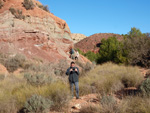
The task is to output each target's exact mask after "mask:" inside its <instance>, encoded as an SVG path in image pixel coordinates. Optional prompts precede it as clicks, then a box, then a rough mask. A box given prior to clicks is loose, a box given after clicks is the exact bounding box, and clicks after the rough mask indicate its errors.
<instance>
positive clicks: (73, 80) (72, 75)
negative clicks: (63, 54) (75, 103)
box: [66, 62, 79, 99]
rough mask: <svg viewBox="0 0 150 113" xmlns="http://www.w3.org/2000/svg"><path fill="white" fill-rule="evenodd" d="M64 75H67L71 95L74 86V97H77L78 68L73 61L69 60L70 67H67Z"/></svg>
mask: <svg viewBox="0 0 150 113" xmlns="http://www.w3.org/2000/svg"><path fill="white" fill-rule="evenodd" d="M66 75H69V83H70V88H71V92H72V96H74V88H73V85H75V89H76V99H79V69H78V68H77V67H75V63H74V62H71V64H70V67H69V68H68V69H67V72H66Z"/></svg>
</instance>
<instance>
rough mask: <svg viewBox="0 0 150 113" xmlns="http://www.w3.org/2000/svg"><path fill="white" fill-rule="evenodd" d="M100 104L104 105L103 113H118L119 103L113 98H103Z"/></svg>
mask: <svg viewBox="0 0 150 113" xmlns="http://www.w3.org/2000/svg"><path fill="white" fill-rule="evenodd" d="M100 103H101V105H102V108H101V110H102V111H101V112H102V113H116V111H117V110H118V107H117V101H116V100H115V98H114V97H113V96H106V95H105V96H102V98H101V100H100Z"/></svg>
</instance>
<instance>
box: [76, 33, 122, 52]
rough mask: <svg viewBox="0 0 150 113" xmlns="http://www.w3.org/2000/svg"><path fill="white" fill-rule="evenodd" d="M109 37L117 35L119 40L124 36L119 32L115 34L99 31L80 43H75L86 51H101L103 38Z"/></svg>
mask: <svg viewBox="0 0 150 113" xmlns="http://www.w3.org/2000/svg"><path fill="white" fill-rule="evenodd" d="M109 37H116V38H118V39H119V40H120V39H122V38H123V36H121V35H119V34H113V33H98V34H94V35H91V36H89V37H87V38H85V39H83V40H81V41H79V42H78V43H76V44H75V48H79V49H80V50H82V51H83V52H84V53H86V52H88V51H92V52H94V53H97V52H98V51H99V47H100V44H101V40H102V39H103V38H104V39H108V38H109Z"/></svg>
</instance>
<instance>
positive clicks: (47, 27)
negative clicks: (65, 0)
mask: <svg viewBox="0 0 150 113" xmlns="http://www.w3.org/2000/svg"><path fill="white" fill-rule="evenodd" d="M3 1H4V6H3V7H2V8H1V9H0V52H4V53H11V54H15V53H22V54H25V55H26V56H27V57H29V58H34V57H38V58H41V59H44V60H48V61H52V62H57V61H58V60H59V59H66V60H69V54H68V51H69V48H70V46H72V45H73V42H72V40H71V33H70V29H69V27H68V25H67V23H66V22H65V21H64V20H62V19H60V18H58V17H56V16H55V15H53V14H52V13H49V12H46V11H44V10H43V9H41V8H39V7H38V6H36V4H40V3H39V2H38V1H36V0H33V2H34V4H35V7H34V9H33V10H26V9H25V8H24V7H23V5H22V3H23V0H3ZM10 8H14V9H15V10H20V11H22V15H23V16H25V18H24V19H17V18H16V17H15V16H14V15H13V14H12V13H11V12H10V11H9V9H10Z"/></svg>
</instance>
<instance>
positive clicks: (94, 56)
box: [84, 51, 99, 61]
mask: <svg viewBox="0 0 150 113" xmlns="http://www.w3.org/2000/svg"><path fill="white" fill-rule="evenodd" d="M84 56H85V57H87V58H88V59H89V60H90V61H97V60H98V57H99V53H97V54H95V53H94V52H91V51H88V52H87V53H85V54H84Z"/></svg>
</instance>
